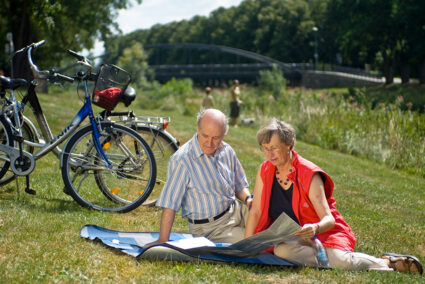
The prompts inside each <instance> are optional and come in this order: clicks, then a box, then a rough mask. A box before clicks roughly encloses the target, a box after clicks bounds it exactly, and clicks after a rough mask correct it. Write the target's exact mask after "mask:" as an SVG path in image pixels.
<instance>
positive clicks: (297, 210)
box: [245, 119, 423, 273]
mask: <svg viewBox="0 0 425 284" xmlns="http://www.w3.org/2000/svg"><path fill="white" fill-rule="evenodd" d="M257 141H258V143H259V144H260V146H261V147H262V149H263V151H264V154H265V156H266V158H267V160H266V161H265V162H264V163H263V164H262V165H261V166H260V168H259V169H258V172H257V177H256V181H255V188H254V198H253V202H252V207H251V210H250V211H249V215H248V220H247V224H246V230H245V237H249V236H251V235H253V234H256V233H258V232H261V231H263V230H265V229H267V228H268V227H269V226H270V225H271V224H272V223H273V221H274V220H276V219H277V218H278V217H279V215H280V214H281V213H282V212H284V213H286V214H287V215H288V216H289V217H291V218H292V219H293V220H294V221H295V222H297V223H298V224H299V225H300V226H301V228H300V229H299V230H298V231H297V232H296V235H297V236H299V237H300V238H299V240H296V241H293V242H285V243H281V244H278V245H276V246H275V247H274V254H275V255H276V256H279V257H281V258H284V259H286V260H289V261H291V262H294V263H298V264H301V265H307V266H318V262H317V260H316V257H315V249H314V247H313V242H312V238H313V237H314V236H316V237H317V238H318V239H319V240H320V241H321V242H322V244H323V246H324V247H325V250H326V253H327V256H328V259H329V266H330V267H334V268H341V269H347V270H363V269H367V270H397V271H403V272H412V273H422V271H423V268H422V264H421V263H420V262H419V261H418V259H417V258H415V257H413V256H409V255H397V254H388V255H384V256H383V257H382V258H376V257H373V256H370V255H367V254H364V253H358V252H354V246H355V243H356V237H355V235H354V233H353V231H352V230H351V228H350V226H349V225H348V224H347V223H346V222H345V221H344V218H343V217H342V216H341V214H340V213H339V212H338V210H337V209H336V207H335V199H334V197H333V195H332V192H333V188H334V184H333V182H332V179H331V178H330V177H329V176H328V175H327V174H326V173H325V172H324V171H323V170H322V169H320V168H319V167H318V166H316V165H315V164H313V163H312V162H310V161H308V160H306V159H304V158H302V157H301V156H300V155H298V154H297V152H295V151H294V149H293V148H294V144H295V132H294V129H293V128H292V127H291V126H290V125H289V124H287V123H285V122H282V121H279V120H277V119H272V120H270V121H269V122H268V123H267V124H265V125H264V126H262V127H261V129H260V130H259V131H258V133H257Z"/></svg>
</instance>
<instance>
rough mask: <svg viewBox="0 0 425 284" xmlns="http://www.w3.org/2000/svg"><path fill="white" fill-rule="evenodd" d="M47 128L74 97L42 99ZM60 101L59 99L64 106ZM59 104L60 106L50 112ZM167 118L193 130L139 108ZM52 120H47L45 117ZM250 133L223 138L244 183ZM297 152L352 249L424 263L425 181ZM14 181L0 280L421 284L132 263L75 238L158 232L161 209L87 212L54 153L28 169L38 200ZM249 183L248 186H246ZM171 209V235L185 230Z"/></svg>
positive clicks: (350, 275) (252, 157) (2, 227)
mask: <svg viewBox="0 0 425 284" xmlns="http://www.w3.org/2000/svg"><path fill="white" fill-rule="evenodd" d="M41 101H42V102H41V103H42V106H43V107H45V115H46V116H47V117H48V119H49V120H50V121H52V125H51V127H52V129H53V131H54V132H55V133H58V131H60V130H61V128H63V127H64V126H65V125H66V123H67V122H68V121H69V120H70V118H71V117H72V115H73V113H75V111H76V109H78V108H79V106H80V105H81V104H80V103H79V102H78V99H77V96H76V95H75V94H74V93H68V92H67V93H65V94H58V95H52V94H48V95H41ZM65 101H66V104H64V102H65ZM58 106H60V109H58ZM133 109H134V110H135V111H136V113H137V114H138V115H155V116H171V118H172V121H171V125H170V127H169V128H168V130H169V132H171V133H172V134H173V135H175V136H176V137H177V138H179V139H180V140H181V141H182V142H186V141H187V140H188V139H190V138H191V137H192V135H193V133H194V131H195V118H194V117H188V116H183V115H181V114H179V113H178V112H164V111H144V110H142V109H141V108H138V107H137V105H136V104H135V106H133ZM53 122H54V123H53ZM256 130H257V129H251V128H242V127H240V128H237V129H233V128H232V129H230V130H229V133H228V136H227V138H226V141H227V142H228V143H230V144H231V145H232V146H233V147H234V148H235V150H236V152H237V154H238V157H239V159H240V161H241V163H242V165H243V166H244V168H245V171H246V173H247V176H248V180H249V182H250V184H251V185H252V184H253V183H254V179H255V173H256V170H257V167H258V166H259V165H260V163H261V161H262V160H263V156H262V152H261V151H260V149H259V147H258V146H257V145H256V142H255V133H256ZM295 149H296V150H297V151H298V153H300V154H301V155H302V156H304V157H305V158H307V159H310V160H312V161H313V162H315V163H317V164H318V165H319V166H321V167H322V168H323V169H324V170H325V171H326V172H328V173H329V174H330V175H331V177H332V178H333V179H334V182H335V185H336V188H335V191H334V195H335V198H336V200H337V208H338V209H339V211H340V212H341V213H342V215H343V216H344V217H345V219H346V221H347V222H348V223H349V224H350V225H351V226H352V228H353V230H354V232H355V233H356V236H357V246H356V250H357V251H362V252H365V253H369V254H372V255H376V256H380V255H381V254H382V253H384V252H397V253H406V254H413V255H416V256H417V257H418V258H419V259H420V260H421V261H422V263H425V210H424V207H425V191H424V189H425V179H424V178H421V177H416V176H410V175H407V174H405V173H403V172H400V171H395V170H390V169H389V168H387V167H386V166H384V165H381V164H377V163H374V162H370V161H368V160H365V159H360V158H356V157H353V156H349V155H345V154H341V153H338V152H335V151H328V150H324V149H321V148H319V147H316V146H311V145H309V144H306V143H303V142H301V141H298V142H297V143H296V146H295ZM18 183H19V188H20V190H19V192H17V187H16V183H15V182H12V183H10V184H8V185H6V186H3V187H1V188H0V283H31V282H48V283H51V282H87V283H89V282H90V283H91V282H95V283H105V282H106V283H109V282H110V283H116V282H119V283H129V282H138V283H142V282H143V283H205V282H206V283H252V282H264V283H268V282H272V283H274V282H279V283H292V282H294V283H424V282H425V278H424V276H414V275H408V274H401V273H389V272H348V271H341V270H318V269H312V268H295V269H294V268H285V267H272V266H261V265H239V264H207V263H202V262H199V263H183V262H172V261H145V260H140V261H139V260H137V259H135V258H132V257H129V256H127V255H124V254H121V253H117V252H115V251H112V250H110V249H108V248H106V247H105V246H103V245H102V244H100V243H95V242H91V241H86V240H84V239H82V238H81V237H80V236H79V230H80V229H81V227H82V226H83V225H85V224H95V225H99V226H104V227H107V228H110V229H115V230H122V231H159V220H160V215H161V211H160V210H158V209H156V208H146V207H140V208H138V209H137V210H134V211H132V212H130V213H126V214H111V213H103V212H97V211H93V210H87V209H84V208H82V207H80V206H79V205H78V204H77V203H76V202H74V201H73V200H72V198H71V197H69V196H67V195H65V194H64V193H63V192H62V188H63V181H62V177H61V174H60V168H59V162H58V160H57V158H56V157H55V156H54V155H53V154H48V155H47V156H45V157H43V158H42V159H40V160H38V161H37V165H36V169H35V170H34V172H33V173H32V174H31V184H32V187H33V188H34V189H35V190H36V191H37V195H36V196H30V195H28V194H26V193H24V192H23V189H24V184H25V179H24V178H19V180H18ZM251 189H252V188H251ZM187 230H188V229H187V221H186V220H183V219H182V218H181V217H180V215H179V214H178V215H177V219H176V222H175V224H174V227H173V231H177V232H186V231H187Z"/></svg>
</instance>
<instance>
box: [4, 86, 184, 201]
mask: <svg viewBox="0 0 425 284" xmlns="http://www.w3.org/2000/svg"><path fill="white" fill-rule="evenodd" d="M0 83H1V80H0ZM2 86H3V85H2V84H0V91H1V90H2ZM6 89H8V88H6ZM4 90H5V89H4V87H3V91H4ZM99 115H100V117H102V118H103V119H107V120H111V121H113V122H116V123H122V124H124V125H127V126H129V127H131V128H132V129H134V130H136V131H137V133H138V134H140V135H141V136H142V137H143V138H144V139H145V141H146V142H147V143H148V145H149V146H150V148H151V150H152V152H153V154H154V157H155V161H156V169H157V175H156V180H155V186H154V188H153V190H152V192H151V194H150V195H149V197H148V198H147V199H146V200H145V201H144V202H143V204H142V205H143V206H154V205H155V202H156V199H157V197H158V196H159V194H160V192H161V191H162V188H163V186H164V184H165V181H166V172H167V164H168V160H169V158H170V157H171V155H173V154H174V152H176V151H177V149H178V148H179V146H180V141H179V140H177V139H176V138H175V137H174V136H173V135H171V134H170V133H169V132H167V131H166V128H167V127H168V125H169V124H170V117H151V116H136V115H135V113H134V112H133V111H126V112H110V111H106V110H104V111H103V112H101V113H100V114H99ZM113 117H117V118H118V119H115V120H114V119H112V118H113ZM22 132H23V136H24V137H25V141H24V144H25V146H27V147H28V150H27V151H28V152H31V153H32V150H33V149H34V144H33V143H45V142H44V140H43V139H42V138H41V135H40V134H39V133H38V131H37V129H36V127H35V126H34V124H33V123H32V122H31V120H30V119H29V118H27V117H26V116H24V121H23V125H22ZM15 177H16V176H15V175H14V174H13V172H12V173H10V174H9V175H7V176H4V177H3V178H2V179H0V186H1V185H5V184H7V183H9V182H11V181H13V179H14V178H15Z"/></svg>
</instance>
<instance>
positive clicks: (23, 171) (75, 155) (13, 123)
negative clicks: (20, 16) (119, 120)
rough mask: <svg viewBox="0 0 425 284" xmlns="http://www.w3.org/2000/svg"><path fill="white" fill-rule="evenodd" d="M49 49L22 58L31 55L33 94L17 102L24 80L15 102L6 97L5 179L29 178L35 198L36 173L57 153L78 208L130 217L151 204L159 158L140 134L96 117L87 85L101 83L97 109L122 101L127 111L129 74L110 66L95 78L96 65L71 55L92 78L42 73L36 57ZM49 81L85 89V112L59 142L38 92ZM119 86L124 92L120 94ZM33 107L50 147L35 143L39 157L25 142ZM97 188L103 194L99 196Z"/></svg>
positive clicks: (0, 164) (1, 126)
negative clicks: (145, 203)
mask: <svg viewBox="0 0 425 284" xmlns="http://www.w3.org/2000/svg"><path fill="white" fill-rule="evenodd" d="M44 43H45V41H40V42H38V43H33V44H31V45H29V46H27V47H25V48H23V49H21V50H19V51H17V52H16V53H21V52H27V55H28V62H29V64H30V67H31V70H32V71H33V74H34V77H35V79H34V80H33V81H31V82H30V83H26V82H25V84H28V87H27V92H26V94H25V96H24V97H23V99H22V100H21V101H20V102H19V101H17V100H16V97H15V96H14V92H13V90H14V89H15V87H16V85H19V86H22V85H24V82H23V81H22V80H21V79H12V80H10V81H9V82H8V83H9V84H8V87H10V89H11V90H12V92H11V96H10V98H7V99H5V98H6V97H5V96H2V99H4V100H5V101H6V102H5V103H4V104H3V108H2V111H1V113H0V178H2V177H3V176H4V175H5V174H6V172H7V170H8V169H9V167H10V168H11V169H12V172H13V174H15V175H17V176H25V177H26V188H25V191H26V192H28V193H35V191H34V190H33V189H31V188H30V186H29V174H30V173H31V172H32V171H33V170H34V167H35V161H36V160H37V159H39V158H41V157H42V156H44V155H45V154H47V153H48V152H50V151H53V152H54V153H55V154H56V155H58V156H59V157H60V164H61V169H62V179H63V181H64V184H65V189H66V191H67V193H69V194H70V195H71V196H72V198H73V199H74V200H75V201H76V202H77V203H78V204H80V205H82V206H84V207H88V208H93V209H97V210H102V211H115V212H128V211H131V210H133V209H135V208H137V207H138V206H139V205H140V204H142V203H143V201H145V200H146V199H147V197H148V196H149V194H150V192H151V191H152V189H153V186H154V181H155V179H156V163H155V159H154V156H153V153H152V151H151V149H150V147H149V145H148V144H147V143H146V141H144V139H143V138H142V137H141V136H140V135H139V134H137V132H136V131H135V130H133V129H131V128H129V127H126V126H124V125H120V124H116V123H113V122H108V121H102V120H101V119H100V118H99V117H94V114H93V110H92V105H91V103H92V101H91V98H90V93H89V91H88V83H87V82H88V81H95V82H96V85H95V89H94V92H93V97H94V98H96V96H97V101H94V102H93V103H94V104H97V105H99V106H101V107H104V108H106V109H107V108H110V107H112V108H113V107H115V105H116V104H117V103H118V102H119V101H123V102H124V104H126V105H127V104H128V102H129V101H130V102H131V101H132V100H134V96H135V92H134V90H132V88H127V87H128V83H129V81H130V78H127V79H126V80H124V81H122V80H118V81H117V79H119V78H117V77H118V76H124V77H126V76H125V75H126V72H125V71H124V70H122V69H119V68H118V67H116V66H113V65H105V67H104V68H103V69H102V67H101V70H100V71H99V74H92V72H91V65H90V64H89V63H88V61H87V60H86V59H85V57H84V56H82V55H79V54H77V53H75V52H73V51H71V50H69V51H68V53H69V54H71V55H72V56H74V57H76V58H77V60H78V63H79V64H81V65H83V66H86V67H87V68H88V72H82V71H80V72H78V73H77V74H76V76H73V77H69V76H66V75H63V74H60V73H57V72H55V71H54V70H43V71H40V70H39V69H38V67H37V66H36V65H35V64H34V63H33V60H32V57H31V53H32V50H33V49H36V48H38V47H39V46H41V45H43V44H44ZM16 53H15V54H16ZM114 76H115V77H114ZM127 76H128V77H129V75H128V73H127ZM45 79H47V80H48V81H50V82H53V83H54V82H74V81H78V82H83V83H84V104H83V106H82V107H81V109H80V110H79V111H78V113H77V115H76V116H75V117H74V118H73V119H72V121H71V122H70V124H69V125H68V126H66V127H65V128H64V130H63V131H62V132H61V133H60V134H59V135H57V136H56V137H53V134H52V132H51V130H50V127H49V125H48V123H47V120H46V118H45V117H44V114H43V111H42V108H41V105H40V103H39V100H38V97H37V94H36V92H35V87H36V85H37V82H38V81H39V80H45ZM118 83H121V85H119V84H118ZM117 84H118V86H119V87H121V88H117V87H116V85H117ZM114 85H115V86H114ZM102 92H103V93H102ZM111 100H113V102H112V103H111ZM27 103H29V104H30V106H31V107H32V110H33V113H34V115H35V117H36V120H37V123H38V125H39V127H40V129H41V132H42V134H43V137H44V138H45V139H46V141H47V142H46V143H45V144H37V143H33V146H36V147H37V146H38V147H40V149H39V150H38V151H36V152H35V153H34V154H32V153H30V152H28V151H25V150H24V149H23V148H24V141H25V140H24V138H23V134H22V128H21V127H22V125H23V124H21V121H24V120H23V119H22V113H23V110H24V107H25V105H26V104H27ZM11 117H13V119H11ZM86 117H89V123H88V124H87V125H84V126H82V127H80V125H81V123H82V122H83V120H84V119H85V118H86ZM68 138H69V139H68ZM67 139H68V140H67ZM65 140H67V142H66V144H65V147H64V149H63V151H62V150H61V149H60V148H59V147H57V146H58V145H59V144H61V143H62V142H64V141H65ZM89 177H90V178H89ZM83 183H84V186H83ZM94 187H97V188H98V189H99V190H93V188H94ZM105 197H106V198H105Z"/></svg>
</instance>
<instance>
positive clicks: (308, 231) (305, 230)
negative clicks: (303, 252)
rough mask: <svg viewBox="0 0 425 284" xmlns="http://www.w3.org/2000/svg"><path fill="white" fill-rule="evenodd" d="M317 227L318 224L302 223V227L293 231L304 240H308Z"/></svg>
mask: <svg viewBox="0 0 425 284" xmlns="http://www.w3.org/2000/svg"><path fill="white" fill-rule="evenodd" d="M318 228H319V225H318V224H316V223H315V224H304V226H302V228H300V229H299V230H298V231H296V232H295V235H296V236H298V237H300V238H301V239H303V240H304V241H310V240H311V239H312V238H313V237H314V235H315V234H316V233H317V230H318Z"/></svg>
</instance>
